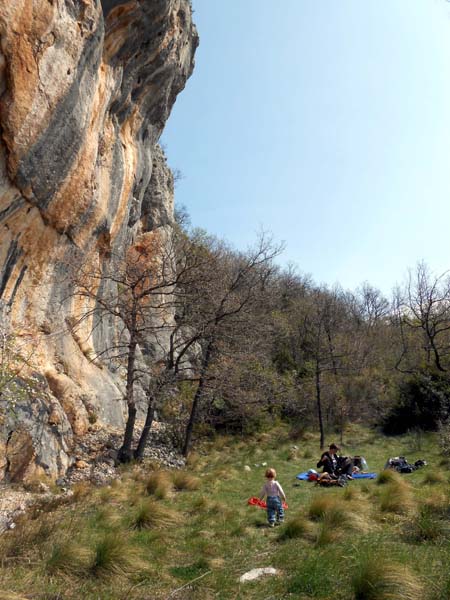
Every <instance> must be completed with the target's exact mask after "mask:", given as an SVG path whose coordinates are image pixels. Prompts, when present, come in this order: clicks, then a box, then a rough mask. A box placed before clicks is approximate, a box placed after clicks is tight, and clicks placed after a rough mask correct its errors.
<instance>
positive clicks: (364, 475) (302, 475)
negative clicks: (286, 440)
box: [296, 471, 377, 481]
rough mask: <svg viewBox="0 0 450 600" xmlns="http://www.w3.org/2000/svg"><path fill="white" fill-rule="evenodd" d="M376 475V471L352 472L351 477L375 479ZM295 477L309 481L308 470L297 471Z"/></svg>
mask: <svg viewBox="0 0 450 600" xmlns="http://www.w3.org/2000/svg"><path fill="white" fill-rule="evenodd" d="M376 476H377V474H376V473H353V474H352V477H353V479H375V477H376ZM296 479H300V480H301V481H309V480H308V471H305V472H304V473H299V474H298V475H297V476H296Z"/></svg>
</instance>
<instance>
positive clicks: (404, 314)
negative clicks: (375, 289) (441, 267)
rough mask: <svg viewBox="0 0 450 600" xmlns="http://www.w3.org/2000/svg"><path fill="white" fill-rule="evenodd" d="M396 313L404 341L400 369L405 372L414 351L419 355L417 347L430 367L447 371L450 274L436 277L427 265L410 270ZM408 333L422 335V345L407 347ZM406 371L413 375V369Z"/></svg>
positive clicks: (400, 294)
mask: <svg viewBox="0 0 450 600" xmlns="http://www.w3.org/2000/svg"><path fill="white" fill-rule="evenodd" d="M395 313H396V322H397V326H398V330H399V333H400V336H401V341H402V344H401V346H402V352H401V356H400V360H399V361H398V362H397V367H398V368H399V369H400V370H402V369H403V370H404V368H403V367H402V365H403V363H404V361H405V360H406V359H409V362H410V363H411V360H412V359H413V357H412V356H411V348H414V350H415V351H416V352H417V348H420V347H422V352H423V353H424V354H425V362H426V364H427V365H433V366H434V367H435V368H436V369H437V370H438V371H441V372H445V371H447V370H448V363H447V357H448V355H449V352H450V334H449V332H450V277H449V272H448V271H445V272H444V273H442V274H441V275H439V276H436V275H434V274H433V273H432V272H431V270H430V269H429V267H428V266H427V265H426V264H425V263H424V262H421V263H419V264H418V265H417V267H416V269H415V270H414V271H412V270H410V271H409V274H408V281H407V283H406V285H405V288H404V290H403V292H400V291H397V294H396V298H395ZM406 330H410V331H411V332H412V334H413V336H414V334H417V333H420V334H421V340H422V343H421V344H420V343H417V342H413V343H412V344H411V343H409V344H408V333H407V331H406ZM409 341H410V342H411V339H410V340H409ZM413 362H414V361H413ZM416 367H417V365H416ZM416 367H413V369H414V368H416ZM407 371H409V372H411V367H410V368H409V369H407Z"/></svg>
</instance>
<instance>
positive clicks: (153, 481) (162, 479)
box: [145, 471, 172, 500]
mask: <svg viewBox="0 0 450 600" xmlns="http://www.w3.org/2000/svg"><path fill="white" fill-rule="evenodd" d="M145 490H146V492H147V494H148V495H149V496H155V498H158V500H163V499H165V498H167V497H168V496H169V494H170V492H171V491H172V480H171V477H170V474H169V473H167V471H155V472H154V473H152V474H151V475H150V476H149V478H148V479H147V483H146V485H145Z"/></svg>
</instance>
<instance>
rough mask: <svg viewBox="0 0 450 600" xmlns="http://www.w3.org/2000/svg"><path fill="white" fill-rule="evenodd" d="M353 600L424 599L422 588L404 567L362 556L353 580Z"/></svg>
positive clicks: (406, 567) (374, 557)
mask: <svg viewBox="0 0 450 600" xmlns="http://www.w3.org/2000/svg"><path fill="white" fill-rule="evenodd" d="M351 584H352V589H353V592H354V598H355V600H423V598H424V597H425V590H424V586H423V585H422V583H421V581H420V579H419V578H418V577H417V576H416V575H414V573H413V572H412V571H411V569H410V568H409V567H408V566H407V565H403V564H400V563H396V562H388V561H387V560H384V559H383V558H382V557H380V556H379V555H376V556H369V557H363V559H362V560H361V561H360V563H359V565H358V567H357V572H356V574H355V575H354V576H353V578H352V582H351Z"/></svg>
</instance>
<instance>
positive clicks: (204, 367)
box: [183, 342, 212, 456]
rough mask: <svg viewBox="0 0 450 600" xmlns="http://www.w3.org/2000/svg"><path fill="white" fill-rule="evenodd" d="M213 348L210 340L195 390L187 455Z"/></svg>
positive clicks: (186, 443) (185, 444)
mask: <svg viewBox="0 0 450 600" xmlns="http://www.w3.org/2000/svg"><path fill="white" fill-rule="evenodd" d="M211 350H212V344H211V342H209V343H208V346H207V348H206V352H205V356H204V358H203V361H202V368H201V372H200V379H199V382H198V387H197V390H196V392H195V396H194V400H193V402H192V408H191V414H190V416H189V422H188V424H187V427H186V435H185V438H184V445H183V456H187V455H188V454H189V449H190V445H191V438H192V430H193V429H194V424H195V421H196V419H197V410H198V406H199V404H200V400H201V397H202V394H203V388H204V387H205V380H206V371H207V369H208V366H209V361H210V359H211Z"/></svg>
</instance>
